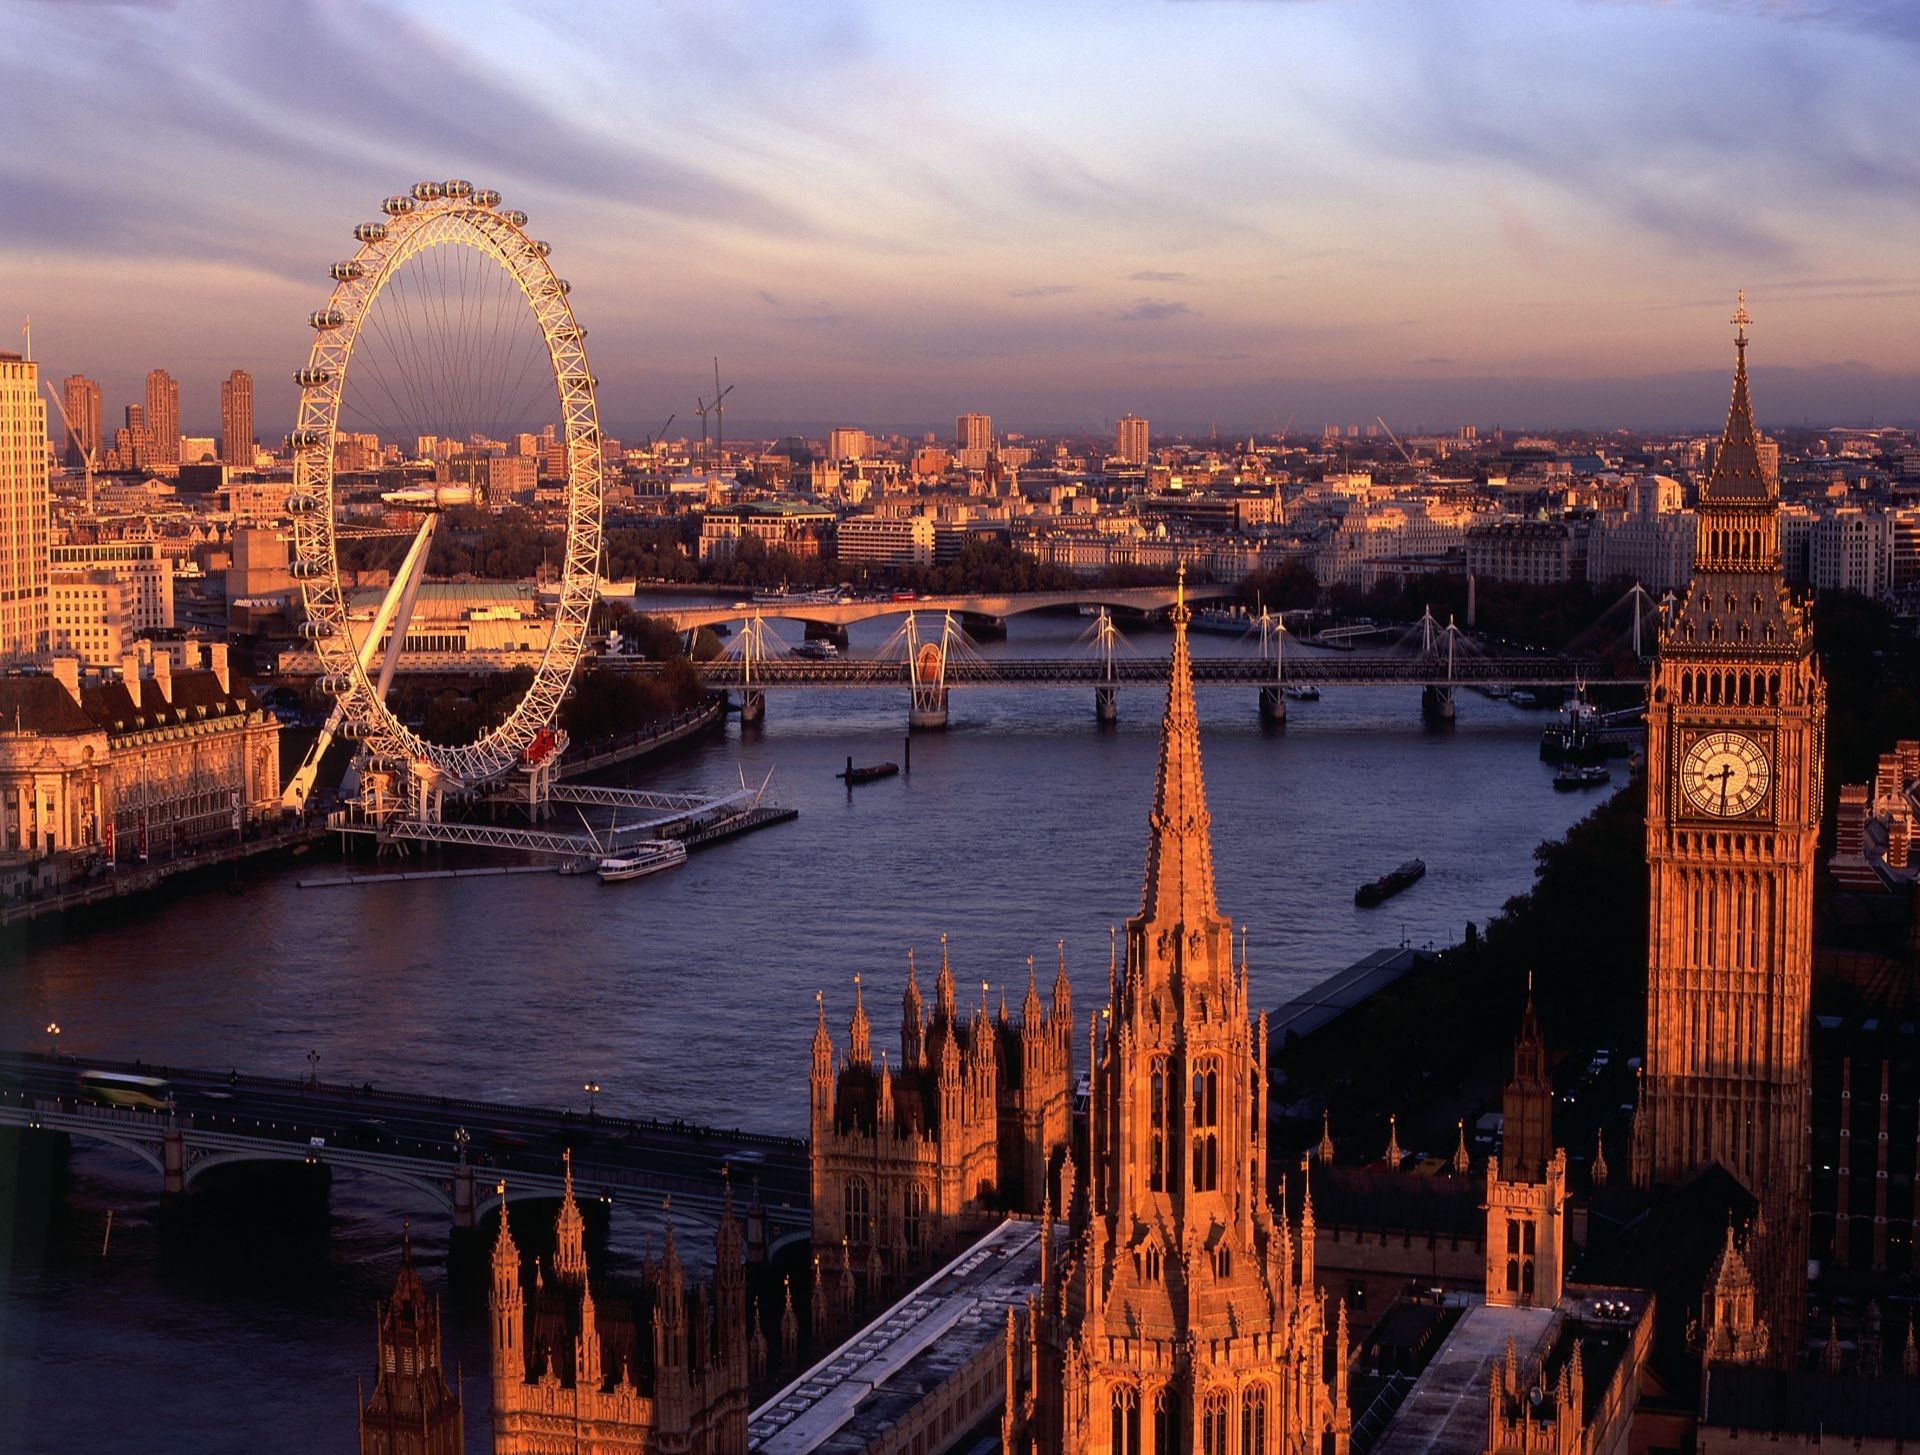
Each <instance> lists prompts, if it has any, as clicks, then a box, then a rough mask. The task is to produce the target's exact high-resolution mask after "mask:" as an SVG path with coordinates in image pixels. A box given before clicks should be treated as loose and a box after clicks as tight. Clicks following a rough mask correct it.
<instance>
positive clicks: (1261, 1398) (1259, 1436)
mask: <svg viewBox="0 0 1920 1455" xmlns="http://www.w3.org/2000/svg"><path fill="white" fill-rule="evenodd" d="M1240 1455H1267V1387H1266V1385H1264V1384H1249V1385H1248V1386H1247V1389H1246V1393H1245V1394H1243V1395H1241V1397H1240Z"/></svg>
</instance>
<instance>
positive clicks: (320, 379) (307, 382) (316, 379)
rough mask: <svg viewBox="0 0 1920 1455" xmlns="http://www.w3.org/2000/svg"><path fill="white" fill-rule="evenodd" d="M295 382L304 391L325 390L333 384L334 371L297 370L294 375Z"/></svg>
mask: <svg viewBox="0 0 1920 1455" xmlns="http://www.w3.org/2000/svg"><path fill="white" fill-rule="evenodd" d="M293 382H294V383H296V384H298V385H299V386H300V387H301V388H302V389H324V388H325V387H326V386H327V385H329V384H331V383H332V382H333V370H331V369H296V370H294V373H293Z"/></svg>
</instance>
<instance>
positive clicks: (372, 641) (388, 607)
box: [361, 511, 440, 702]
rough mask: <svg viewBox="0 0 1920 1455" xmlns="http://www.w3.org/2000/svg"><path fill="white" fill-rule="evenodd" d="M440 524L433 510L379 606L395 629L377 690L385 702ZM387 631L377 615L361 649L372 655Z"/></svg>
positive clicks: (381, 613)
mask: <svg viewBox="0 0 1920 1455" xmlns="http://www.w3.org/2000/svg"><path fill="white" fill-rule="evenodd" d="M439 523H440V516H439V514H438V512H431V511H430V512H429V513H428V515H427V518H426V519H425V520H424V521H422V522H421V523H420V534H419V535H417V536H415V537H414V538H413V544H412V545H411V546H410V547H408V549H407V556H406V559H405V560H403V561H402V562H401V563H400V569H399V571H397V572H396V573H395V574H394V578H393V585H392V586H390V587H388V588H387V597H386V600H384V601H382V602H381V603H380V615H382V616H385V617H386V619H387V621H388V622H390V623H391V624H392V628H393V632H392V637H391V639H390V640H389V641H388V642H387V655H386V660H385V661H383V662H381V664H380V681H379V683H378V684H377V685H376V687H375V689H374V690H375V691H376V692H378V693H379V694H380V700H381V701H382V702H385V701H386V700H387V689H388V688H390V687H392V686H393V674H394V671H395V670H396V669H397V668H398V667H399V665H400V649H401V648H402V647H403V646H405V645H406V640H407V625H408V623H410V622H411V621H412V620H413V603H414V602H415V601H416V600H418V599H419V596H420V583H421V582H422V581H424V580H425V579H426V575H427V551H428V549H429V548H430V547H431V546H432V544H433V532H434V527H435V526H437V525H438V524H439ZM385 629H386V628H385V626H383V625H382V624H381V622H380V618H379V616H376V617H375V618H374V625H373V627H372V629H370V630H369V631H368V632H367V640H366V643H365V644H364V645H363V646H362V648H361V650H362V651H364V652H368V653H369V654H370V653H371V652H372V651H374V650H375V649H377V647H378V644H379V641H380V633H381V632H382V631H384V630H385Z"/></svg>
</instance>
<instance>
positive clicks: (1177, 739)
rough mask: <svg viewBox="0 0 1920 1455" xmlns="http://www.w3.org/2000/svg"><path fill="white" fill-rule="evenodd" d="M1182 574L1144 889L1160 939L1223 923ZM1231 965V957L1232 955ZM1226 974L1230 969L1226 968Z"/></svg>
mask: <svg viewBox="0 0 1920 1455" xmlns="http://www.w3.org/2000/svg"><path fill="white" fill-rule="evenodd" d="M1190 616H1191V613H1190V612H1189V611H1188V609H1187V598H1186V569H1185V567H1182V568H1181V571H1180V587H1179V596H1178V598H1177V599H1176V601H1175V602H1174V606H1173V611H1172V618H1173V660H1172V666H1171V671H1170V673H1169V675H1168V681H1167V710H1166V715H1165V717H1164V718H1163V720H1162V723H1161V731H1160V768H1159V774H1158V777H1157V779H1156V781H1155V783H1154V790H1153V808H1152V811H1151V812H1150V813H1149V815H1148V823H1149V824H1150V825H1151V834H1150V837H1149V839H1148V841H1147V879H1146V889H1145V892H1144V894H1143V895H1142V896H1141V904H1140V920H1139V921H1138V922H1139V923H1143V924H1151V925H1153V926H1154V927H1155V928H1157V929H1159V930H1161V931H1163V932H1164V931H1167V930H1171V929H1172V928H1173V927H1174V926H1176V925H1180V926H1184V927H1185V928H1186V929H1187V930H1188V931H1189V932H1201V931H1204V930H1205V929H1206V928H1207V927H1209V926H1210V925H1213V924H1216V923H1219V922H1221V921H1220V915H1219V912H1218V910H1217V909H1216V908H1215V906H1214V895H1213V848H1212V843H1211V840H1210V836H1209V832H1208V831H1209V828H1210V827H1211V824H1212V819H1211V817H1210V816H1209V815H1208V813H1207V792H1206V783H1205V780H1204V778H1203V777H1202V774H1201V771H1200V715H1199V713H1198V712H1197V711H1196V710H1195V708H1194V703H1193V659H1192V657H1191V655H1190V653H1189V651H1188V648H1187V621H1188V619H1189V617H1190ZM1229 958H1230V954H1229ZM1227 968H1228V970H1229V971H1231V965H1230V964H1229V965H1228V967H1227Z"/></svg>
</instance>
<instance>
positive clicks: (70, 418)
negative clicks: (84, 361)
mask: <svg viewBox="0 0 1920 1455" xmlns="http://www.w3.org/2000/svg"><path fill="white" fill-rule="evenodd" d="M60 403H61V407H62V408H63V409H65V411H66V416H67V446H66V449H65V450H64V451H63V452H62V455H61V458H62V460H63V461H64V462H65V464H66V466H67V468H68V469H70V470H80V469H84V468H86V464H87V461H88V459H89V458H93V459H95V460H97V459H98V457H99V455H100V453H101V448H100V447H101V446H102V445H103V444H104V443H105V440H104V438H103V437H102V435H101V410H100V385H99V384H98V383H97V382H95V381H94V380H92V379H89V378H87V377H86V376H85V375H84V374H69V375H68V376H67V377H66V379H65V380H64V381H63V382H62V383H61V385H60Z"/></svg>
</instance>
